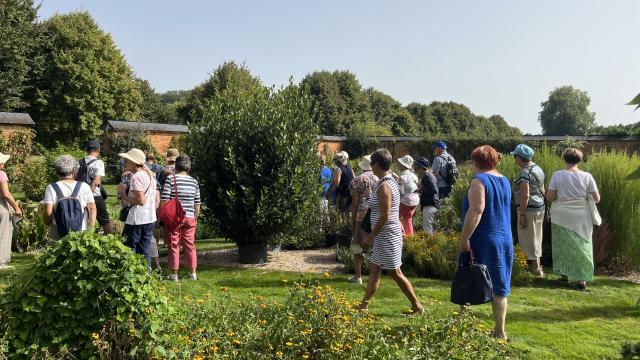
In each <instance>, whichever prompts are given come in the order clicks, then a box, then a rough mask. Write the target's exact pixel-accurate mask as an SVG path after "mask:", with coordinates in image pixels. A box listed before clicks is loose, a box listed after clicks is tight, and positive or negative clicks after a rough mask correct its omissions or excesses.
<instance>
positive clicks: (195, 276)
mask: <svg viewBox="0 0 640 360" xmlns="http://www.w3.org/2000/svg"><path fill="white" fill-rule="evenodd" d="M189 279H191V280H198V275H196V273H191V274H189Z"/></svg>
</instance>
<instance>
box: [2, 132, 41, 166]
mask: <svg viewBox="0 0 640 360" xmlns="http://www.w3.org/2000/svg"><path fill="white" fill-rule="evenodd" d="M35 137H36V133H35V132H34V131H33V130H31V129H28V130H26V129H15V130H10V131H6V130H3V131H0V152H3V153H4V154H8V155H11V158H10V159H9V164H13V165H14V166H11V167H9V168H8V169H7V173H8V175H9V177H10V178H13V177H14V176H15V169H16V168H17V166H19V165H21V164H23V163H24V162H25V161H26V160H27V158H28V157H29V156H30V155H31V153H32V151H33V139H35Z"/></svg>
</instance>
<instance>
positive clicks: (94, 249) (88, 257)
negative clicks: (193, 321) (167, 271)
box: [0, 231, 166, 359]
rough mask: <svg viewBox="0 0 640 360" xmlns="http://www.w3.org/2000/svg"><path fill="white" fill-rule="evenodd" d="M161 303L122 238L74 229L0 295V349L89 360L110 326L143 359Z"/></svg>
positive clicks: (151, 345) (12, 354)
mask: <svg viewBox="0 0 640 360" xmlns="http://www.w3.org/2000/svg"><path fill="white" fill-rule="evenodd" d="M163 304H166V299H165V298H164V297H163V296H162V295H159V290H158V286H157V282H156V280H155V279H153V278H152V277H151V276H150V275H149V274H148V273H147V268H146V263H145V262H144V259H143V258H142V257H140V256H139V255H136V254H134V253H133V252H132V251H131V249H129V248H127V247H126V246H124V245H123V244H122V243H121V241H120V238H119V237H116V236H100V235H97V234H95V233H93V232H90V231H88V232H84V233H72V234H70V235H69V236H67V237H66V238H64V239H62V240H60V241H59V242H57V243H56V244H55V245H53V246H52V247H51V248H50V249H49V250H47V251H46V252H45V253H44V254H43V255H41V256H40V257H39V258H38V259H37V261H36V264H35V266H34V267H32V268H31V269H30V270H29V271H27V272H26V273H24V274H23V275H22V276H20V277H19V278H17V279H16V280H15V281H14V282H13V284H12V285H11V286H9V287H8V288H7V289H6V290H5V292H4V293H3V294H2V295H1V296H0V323H1V324H3V326H6V328H5V329H6V333H5V341H6V348H5V349H4V350H5V351H6V355H7V356H8V357H9V358H16V359H17V358H41V357H46V356H47V355H59V354H68V356H69V357H73V358H81V359H86V358H90V357H93V356H95V354H96V353H97V352H98V349H97V348H96V346H95V345H94V342H95V341H97V340H98V339H99V338H100V337H103V335H99V334H102V333H104V328H105V326H108V328H109V329H111V332H112V333H113V332H115V333H116V334H117V333H122V334H126V335H123V336H125V337H126V338H127V343H128V344H129V348H128V349H126V351H127V352H128V353H129V355H131V354H134V353H135V354H138V355H139V356H142V357H143V358H144V357H146V356H145V355H144V354H149V352H151V351H155V344H154V341H155V337H156V335H155V334H156V329H157V324H156V323H155V322H154V321H153V320H152V319H153V318H154V317H153V314H154V313H155V312H156V311H157V310H158V309H159V308H162V306H163ZM115 338H117V337H114V339H115ZM121 355H122V354H121ZM129 355H127V356H125V357H129ZM131 357H133V356H131Z"/></svg>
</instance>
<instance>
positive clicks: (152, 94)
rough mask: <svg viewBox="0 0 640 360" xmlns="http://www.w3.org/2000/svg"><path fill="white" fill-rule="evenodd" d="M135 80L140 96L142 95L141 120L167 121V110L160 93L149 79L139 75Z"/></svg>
mask: <svg viewBox="0 0 640 360" xmlns="http://www.w3.org/2000/svg"><path fill="white" fill-rule="evenodd" d="M134 80H135V82H136V84H137V85H138V89H139V90H140V96H142V101H141V103H140V120H141V121H144V122H159V123H163V122H165V121H164V116H165V110H164V105H163V104H162V100H161V98H160V95H159V94H158V93H157V92H156V91H155V89H154V88H153V87H152V86H151V84H150V83H149V81H147V80H145V79H141V78H138V77H137V78H135V79H134Z"/></svg>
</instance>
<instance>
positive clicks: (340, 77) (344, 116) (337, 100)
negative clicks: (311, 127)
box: [300, 71, 372, 135]
mask: <svg viewBox="0 0 640 360" xmlns="http://www.w3.org/2000/svg"><path fill="white" fill-rule="evenodd" d="M300 86H301V87H302V88H304V89H305V91H307V92H308V93H309V94H310V95H311V97H312V99H313V101H314V111H313V114H312V116H313V120H314V122H315V123H316V124H317V125H318V127H319V128H320V133H321V134H323V135H345V134H346V133H347V132H348V131H349V129H350V128H351V127H352V126H353V125H355V124H357V123H366V122H368V121H370V120H371V119H372V115H371V111H370V108H369V102H368V100H367V97H366V96H365V95H364V93H363V91H362V86H360V82H359V81H358V79H357V78H356V76H355V75H354V74H353V73H350V72H348V71H334V72H329V71H316V72H314V73H312V74H309V75H307V76H305V78H304V79H302V81H301V82H300Z"/></svg>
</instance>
